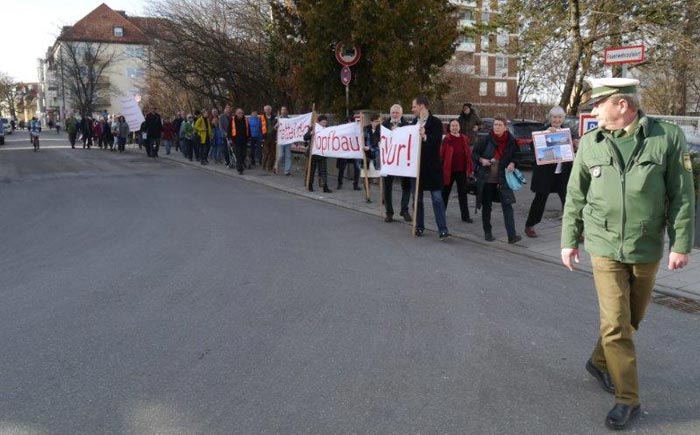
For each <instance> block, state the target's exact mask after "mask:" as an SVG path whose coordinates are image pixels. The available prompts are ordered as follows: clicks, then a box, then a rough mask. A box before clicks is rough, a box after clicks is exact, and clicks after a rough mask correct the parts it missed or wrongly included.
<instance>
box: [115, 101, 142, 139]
mask: <svg viewBox="0 0 700 435" xmlns="http://www.w3.org/2000/svg"><path fill="white" fill-rule="evenodd" d="M119 103H120V104H121V106H122V116H123V117H124V119H125V120H126V123H127V124H129V130H130V131H137V130H140V129H141V123H142V122H144V121H145V120H146V118H144V117H143V112H141V108H140V107H139V104H138V103H137V102H136V99H135V98H134V97H120V98H119Z"/></svg>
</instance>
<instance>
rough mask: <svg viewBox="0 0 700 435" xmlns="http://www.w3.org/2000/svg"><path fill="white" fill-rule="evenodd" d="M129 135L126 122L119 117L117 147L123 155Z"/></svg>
mask: <svg viewBox="0 0 700 435" xmlns="http://www.w3.org/2000/svg"><path fill="white" fill-rule="evenodd" d="M129 133H130V131H129V124H128V123H127V122H126V118H124V117H123V116H120V117H119V121H118V136H117V144H118V145H117V147H118V149H119V152H120V153H123V152H124V151H125V150H126V141H127V139H129Z"/></svg>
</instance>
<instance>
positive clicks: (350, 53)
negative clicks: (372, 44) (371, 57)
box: [335, 42, 360, 66]
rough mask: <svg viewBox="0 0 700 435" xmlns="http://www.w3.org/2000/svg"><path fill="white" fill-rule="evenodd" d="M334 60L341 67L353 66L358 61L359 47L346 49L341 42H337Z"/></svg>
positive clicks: (354, 46)
mask: <svg viewBox="0 0 700 435" xmlns="http://www.w3.org/2000/svg"><path fill="white" fill-rule="evenodd" d="M335 59H336V60H337V61H338V63H340V64H341V65H344V66H353V65H355V64H356V63H357V62H359V61H360V47H358V46H357V45H353V46H351V47H348V46H345V44H343V43H342V42H339V43H338V44H337V45H336V46H335Z"/></svg>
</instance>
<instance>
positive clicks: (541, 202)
mask: <svg viewBox="0 0 700 435" xmlns="http://www.w3.org/2000/svg"><path fill="white" fill-rule="evenodd" d="M557 195H559V199H560V200H561V208H562V210H563V209H564V203H565V202H566V191H564V190H560V191H559V192H557ZM547 198H549V192H547V193H542V192H537V193H535V197H534V198H533V199H532V204H531V205H530V211H529V212H528V214H527V221H526V222H525V226H526V227H534V226H535V225H537V224H538V223H540V222H541V221H542V215H543V214H544V208H545V206H546V205H547Z"/></svg>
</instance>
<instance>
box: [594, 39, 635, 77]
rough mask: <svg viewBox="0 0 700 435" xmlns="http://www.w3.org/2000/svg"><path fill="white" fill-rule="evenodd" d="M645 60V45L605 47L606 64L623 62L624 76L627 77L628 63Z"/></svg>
mask: <svg viewBox="0 0 700 435" xmlns="http://www.w3.org/2000/svg"><path fill="white" fill-rule="evenodd" d="M640 62H644V45H628V46H624V47H608V48H606V49H605V59H604V61H603V63H604V64H605V65H615V64H622V77H627V64H629V63H640Z"/></svg>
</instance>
